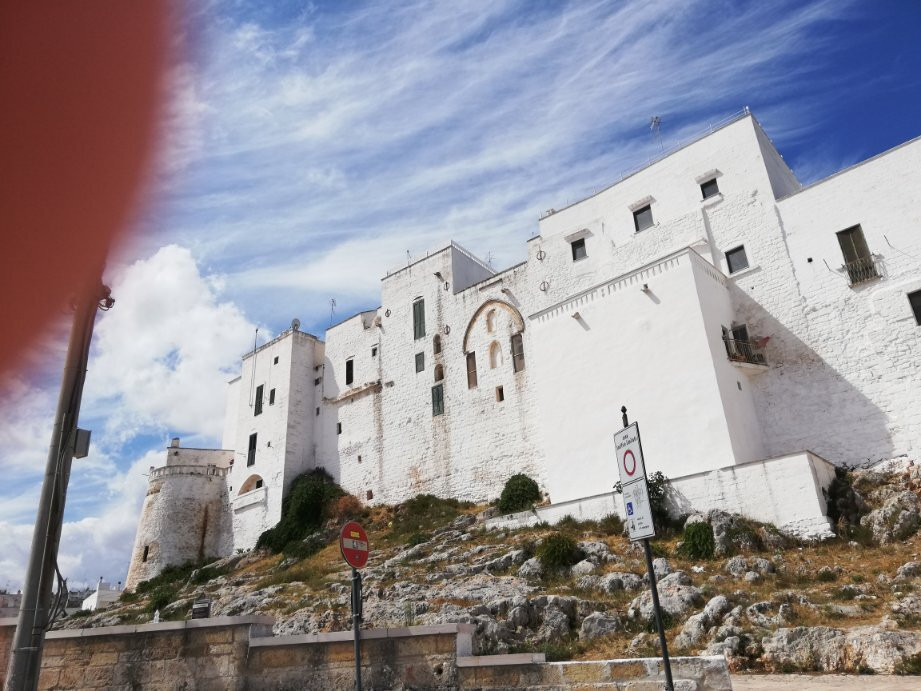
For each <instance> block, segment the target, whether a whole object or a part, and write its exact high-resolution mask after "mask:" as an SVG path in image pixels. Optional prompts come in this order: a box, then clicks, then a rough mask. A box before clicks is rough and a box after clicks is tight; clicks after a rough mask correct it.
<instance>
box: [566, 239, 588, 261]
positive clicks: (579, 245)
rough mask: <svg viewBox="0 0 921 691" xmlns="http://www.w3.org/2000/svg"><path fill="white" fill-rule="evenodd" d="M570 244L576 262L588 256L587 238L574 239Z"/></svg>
mask: <svg viewBox="0 0 921 691" xmlns="http://www.w3.org/2000/svg"><path fill="white" fill-rule="evenodd" d="M570 246H571V248H572V260H573V261H574V262H577V261H579V260H580V259H585V258H586V257H587V256H588V253H586V251H585V238H579V239H578V240H573V241H572V243H571V244H570Z"/></svg>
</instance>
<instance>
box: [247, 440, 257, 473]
mask: <svg viewBox="0 0 921 691" xmlns="http://www.w3.org/2000/svg"><path fill="white" fill-rule="evenodd" d="M255 464H256V435H255V434H251V435H249V450H248V451H247V452H246V465H255Z"/></svg>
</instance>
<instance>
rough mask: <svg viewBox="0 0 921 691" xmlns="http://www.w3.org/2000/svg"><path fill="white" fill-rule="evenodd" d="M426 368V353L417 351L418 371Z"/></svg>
mask: <svg viewBox="0 0 921 691" xmlns="http://www.w3.org/2000/svg"><path fill="white" fill-rule="evenodd" d="M424 369H425V353H416V372H421V371H422V370H424Z"/></svg>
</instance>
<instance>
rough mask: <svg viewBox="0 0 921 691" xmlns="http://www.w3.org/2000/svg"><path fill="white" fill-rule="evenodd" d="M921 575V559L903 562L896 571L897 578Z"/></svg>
mask: <svg viewBox="0 0 921 691" xmlns="http://www.w3.org/2000/svg"><path fill="white" fill-rule="evenodd" d="M916 576H921V561H910V562H908V563H906V564H902V565H901V566H900V567H899V569H898V571H896V572H895V577H896V578H914V577H916Z"/></svg>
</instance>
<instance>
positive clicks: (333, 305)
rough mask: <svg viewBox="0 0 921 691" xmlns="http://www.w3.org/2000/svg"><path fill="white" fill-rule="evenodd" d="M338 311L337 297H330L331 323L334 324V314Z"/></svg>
mask: <svg viewBox="0 0 921 691" xmlns="http://www.w3.org/2000/svg"><path fill="white" fill-rule="evenodd" d="M335 313H336V298H330V299H329V325H330V326H332V325H333V315H334V314H335Z"/></svg>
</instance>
